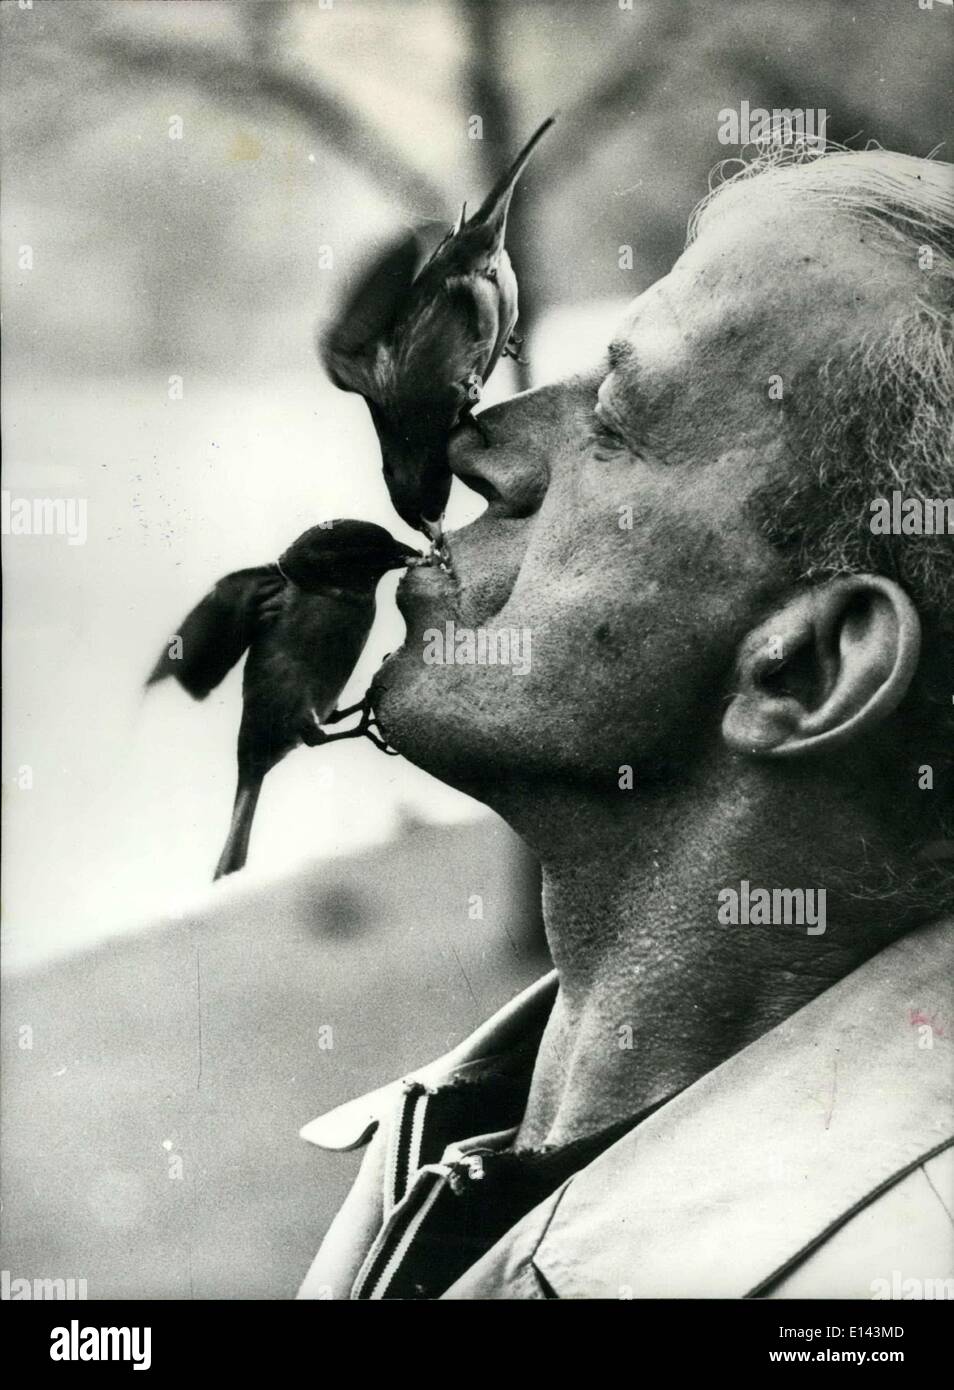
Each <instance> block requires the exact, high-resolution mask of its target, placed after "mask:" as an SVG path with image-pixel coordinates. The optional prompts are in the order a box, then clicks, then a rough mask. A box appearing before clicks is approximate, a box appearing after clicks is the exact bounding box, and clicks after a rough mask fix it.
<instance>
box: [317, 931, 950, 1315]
mask: <svg viewBox="0 0 954 1390" xmlns="http://www.w3.org/2000/svg"><path fill="white" fill-rule="evenodd" d="M952 982H954V921H946V922H941V923H938V924H936V925H933V926H930V927H927V928H921V929H919V930H917V931H915V932H913V933H911V934H910V935H908V936H906V937H904V938H903V939H902V940H900V941H898V942H896V943H894V944H893V945H891V946H889V947H888V948H887V949H886V950H884V951H881V952H879V954H878V955H876V956H874V957H873V958H872V959H871V960H869V961H867V962H866V963H865V964H864V965H863V966H861V967H860V968H859V969H857V970H855V971H854V972H853V973H852V974H850V975H848V976H847V977H846V978H845V979H843V980H841V981H840V982H839V983H838V984H836V985H835V986H834V987H833V988H831V989H828V990H826V991H825V992H824V993H823V994H821V995H819V996H818V997H817V998H816V999H814V1000H812V1001H811V1003H809V1004H807V1005H806V1006H805V1007H804V1008H802V1009H800V1010H798V1012H797V1013H795V1014H793V1015H792V1016H791V1017H790V1018H788V1019H786V1020H785V1022H784V1023H782V1024H780V1025H779V1026H778V1027H777V1028H773V1029H772V1030H771V1031H770V1032H768V1033H766V1034H764V1035H763V1036H762V1037H760V1038H758V1039H757V1040H756V1041H755V1042H754V1043H752V1044H750V1046H748V1047H746V1048H744V1049H743V1050H742V1051H741V1052H738V1053H736V1054H735V1055H734V1056H732V1057H730V1058H729V1059H728V1060H727V1061H725V1062H723V1063H722V1064H721V1066H718V1067H716V1068H715V1070H713V1071H711V1072H709V1073H708V1074H707V1075H705V1076H703V1077H701V1078H700V1079H699V1080H698V1081H697V1082H695V1083H694V1084H693V1085H692V1086H689V1087H688V1088H687V1089H686V1090H684V1091H683V1092H681V1093H680V1094H679V1095H677V1096H676V1097H675V1098H674V1099H673V1100H671V1101H670V1102H668V1103H667V1104H666V1105H664V1106H662V1107H661V1108H660V1109H659V1110H657V1111H655V1112H654V1113H653V1114H652V1115H650V1117H649V1118H648V1119H646V1120H644V1121H643V1122H642V1123H641V1124H639V1125H638V1127H637V1128H635V1129H634V1130H632V1131H631V1132H630V1133H628V1134H626V1135H624V1137H623V1138H622V1139H619V1140H618V1141H616V1142H615V1143H614V1144H613V1145H612V1146H611V1147H610V1148H608V1149H606V1150H605V1151H604V1152H603V1153H602V1154H600V1155H599V1157H597V1158H596V1159H595V1160H594V1161H592V1162H591V1163H590V1164H589V1165H588V1166H586V1167H584V1168H583V1169H582V1170H581V1171H579V1172H578V1173H577V1174H576V1175H575V1176H573V1177H572V1178H570V1179H569V1180H568V1181H567V1182H565V1183H564V1184H563V1185H562V1186H561V1187H560V1188H558V1189H557V1191H556V1192H554V1193H553V1194H552V1195H551V1196H550V1197H549V1198H548V1199H547V1200H546V1201H544V1202H542V1203H541V1204H540V1205H539V1206H538V1207H536V1208H534V1210H532V1211H531V1212H529V1213H528V1215H526V1216H525V1217H524V1218H523V1219H522V1220H521V1221H519V1222H518V1223H517V1224H516V1225H515V1226H514V1227H512V1228H511V1230H510V1231H509V1232H508V1233H507V1234H506V1235H505V1236H504V1237H503V1238H502V1239H501V1240H499V1241H498V1242H497V1244H496V1245H495V1246H494V1247H493V1249H491V1250H490V1251H488V1252H487V1254H485V1255H484V1256H483V1257H482V1258H481V1259H479V1260H478V1261H477V1262H476V1263H475V1264H474V1265H472V1266H471V1267H470V1269H469V1270H467V1272H466V1273H465V1274H464V1275H463V1276H462V1277H460V1278H459V1279H457V1281H456V1282H455V1283H454V1284H453V1285H452V1286H451V1287H450V1288H449V1289H448V1290H447V1292H446V1293H445V1294H444V1295H443V1297H444V1298H454V1299H457V1298H460V1299H466V1298H552V1297H557V1298H656V1297H675V1298H698V1297H745V1296H765V1297H770V1298H790V1297H794V1298H804V1297H810V1298H864V1299H871V1298H892V1297H894V1298H918V1297H927V1298H934V1297H941V1298H944V1297H946V1298H954V1147H952V1146H954V998H952ZM556 991H557V981H556V976H555V974H551V975H548V976H546V977H544V978H543V979H542V980H539V981H538V982H537V983H536V984H535V985H532V986H531V987H530V989H528V990H526V991H524V992H523V993H522V994H520V995H518V996H517V998H516V999H514V1000H513V1001H511V1003H510V1004H508V1005H507V1006H506V1007H505V1008H503V1009H502V1010H500V1012H499V1013H497V1014H495V1015H494V1016H493V1017H492V1018H491V1019H490V1020H488V1022H486V1023H485V1024H483V1025H482V1026H481V1027H480V1028H479V1029H478V1030H477V1031H476V1032H475V1033H473V1034H472V1035H471V1036H470V1037H469V1038H467V1039H466V1040H465V1041H464V1042H463V1043H461V1044H460V1046H459V1047H457V1048H455V1049H454V1050H453V1051H452V1052H450V1053H448V1054H447V1055H446V1056H445V1057H442V1058H440V1059H439V1060H438V1061H436V1062H432V1063H430V1065H428V1066H425V1067H422V1068H421V1069H420V1070H418V1071H415V1072H413V1073H411V1076H410V1078H400V1079H399V1080H397V1081H395V1082H393V1083H391V1084H390V1085H388V1086H384V1087H382V1088H381V1089H379V1090H377V1091H373V1092H371V1093H370V1094H369V1095H366V1096H362V1097H360V1098H359V1099H357V1100H354V1101H350V1102H348V1103H347V1104H345V1105H342V1106H339V1107H337V1108H336V1109H335V1110H332V1111H330V1112H329V1113H328V1114H327V1115H324V1116H321V1117H320V1118H319V1119H317V1120H313V1121H312V1122H311V1123H310V1124H308V1125H306V1126H305V1127H304V1129H303V1130H302V1137H303V1138H305V1139H307V1140H309V1141H310V1142H311V1143H314V1144H317V1145H318V1146H320V1147H321V1148H324V1149H334V1150H350V1149H354V1148H357V1147H359V1146H361V1145H364V1144H368V1152H367V1154H366V1156H365V1159H364V1161H363V1163H362V1166H361V1170H360V1172H359V1174H358V1177H357V1179H356V1180H355V1183H354V1186H353V1188H352V1190H351V1192H350V1193H349V1195H348V1197H347V1199H346V1200H345V1202H344V1204H343V1206H342V1208H341V1210H340V1212H339V1213H338V1215H337V1216H336V1218H335V1220H334V1221H333V1223H332V1225H331V1227H330V1228H329V1230H328V1233H327V1235H326V1237H325V1239H324V1242H323V1243H322V1246H321V1248H320V1250H319V1252H318V1254H317V1256H316V1257H315V1260H314V1262H313V1264H312V1267H311V1269H310V1270H309V1272H308V1275H307V1276H306V1279H305V1281H304V1283H303V1285H302V1288H301V1291H300V1293H299V1297H301V1298H348V1297H349V1296H350V1293H351V1288H352V1285H353V1284H354V1281H355V1278H356V1276H357V1275H358V1272H359V1270H360V1269H361V1267H362V1265H363V1264H365V1261H366V1260H367V1258H368V1252H369V1250H370V1249H371V1246H372V1243H373V1242H374V1240H375V1237H376V1236H377V1235H378V1233H379V1231H380V1229H381V1226H382V1222H383V1220H384V1216H385V1211H386V1202H387V1198H386V1195H385V1191H386V1182H387V1171H386V1170H387V1154H388V1151H389V1138H390V1133H389V1131H390V1127H391V1126H392V1124H393V1122H394V1121H393V1117H394V1115H395V1113H396V1105H397V1103H398V1101H399V1098H400V1097H401V1096H402V1095H403V1094H405V1093H406V1088H407V1082H408V1081H409V1080H414V1081H418V1082H420V1083H422V1084H423V1085H425V1086H427V1087H431V1088H433V1087H438V1086H442V1085H444V1084H447V1083H450V1082H453V1081H454V1080H455V1078H458V1077H461V1076H465V1075H466V1074H467V1073H468V1071H469V1070H470V1069H472V1068H474V1067H480V1066H481V1065H482V1064H483V1062H484V1059H486V1058H488V1057H490V1056H495V1055H496V1056H499V1055H501V1054H503V1053H506V1052H507V1051H508V1050H511V1049H513V1048H515V1047H516V1046H518V1045H520V1044H521V1043H522V1044H524V1045H526V1043H527V1041H528V1039H531V1038H534V1037H537V1038H538V1037H539V1035H540V1032H541V1031H542V1028H543V1025H544V1023H545V1021H546V1017H547V1015H548V1013H549V1011H550V1008H551V1007H552V1003H553V1000H554V998H555V996H556ZM369 1141H370V1142H369Z"/></svg>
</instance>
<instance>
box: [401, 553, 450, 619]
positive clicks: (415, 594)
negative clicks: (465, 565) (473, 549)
mask: <svg viewBox="0 0 954 1390" xmlns="http://www.w3.org/2000/svg"><path fill="white" fill-rule="evenodd" d="M456 596H457V581H456V580H455V578H454V576H453V574H452V573H451V572H450V571H449V570H446V569H443V568H442V567H441V566H440V565H436V564H435V565H414V566H413V567H412V568H410V569H407V570H405V572H404V574H403V575H402V576H401V578H400V581H399V582H398V586H397V606H398V608H399V609H400V610H401V612H402V613H403V612H404V611H405V608H410V607H413V606H414V605H415V604H416V603H417V602H420V601H422V600H423V601H425V602H426V601H427V600H429V599H433V600H439V599H440V600H443V601H444V602H445V603H450V604H452V603H453V601H454V599H455V598H456Z"/></svg>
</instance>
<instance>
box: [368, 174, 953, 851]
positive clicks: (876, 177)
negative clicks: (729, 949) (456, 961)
mask: <svg viewBox="0 0 954 1390" xmlns="http://www.w3.org/2000/svg"><path fill="white" fill-rule="evenodd" d="M952 314H954V182H952V170H951V167H950V166H949V165H943V164H935V163H931V162H928V161H923V160H917V159H912V158H908V157H905V156H900V155H892V154H887V153H884V152H881V151H866V152H858V153H846V152H835V153H830V154H827V155H825V156H822V157H817V158H814V159H810V160H806V161H802V162H798V161H780V160H777V159H769V160H763V161H760V162H757V163H756V164H754V165H753V166H749V167H748V168H747V169H746V170H745V171H744V173H743V174H742V175H741V176H739V177H737V178H733V179H731V180H730V181H729V182H728V183H726V184H724V185H722V186H721V187H720V189H719V190H718V191H717V193H716V194H715V195H712V196H710V198H708V199H707V200H706V201H705V203H704V204H703V205H702V207H701V208H700V210H699V211H698V212H697V214H696V215H695V216H694V218H693V223H692V229H691V235H690V240H689V244H688V245H687V248H686V250H685V251H684V253H683V254H682V256H681V257H680V258H679V260H678V261H677V262H676V264H675V265H674V267H673V269H672V270H671V271H670V273H669V274H668V275H666V276H665V277H664V278H663V279H662V280H660V281H658V282H657V283H656V284H654V285H653V286H651V287H650V288H649V289H648V290H646V292H645V293H644V294H642V295H641V296H640V297H639V298H638V299H637V300H636V301H635V302H634V304H633V305H632V307H631V309H630V311H629V313H628V314H627V316H626V318H625V321H624V322H623V324H622V325H620V326H619V327H618V328H617V330H616V332H615V335H614V336H613V339H612V342H611V343H610V345H609V349H608V354H607V358H606V360H605V362H604V363H603V364H602V365H601V367H600V368H599V369H598V370H597V371H595V372H590V373H587V374H585V375H582V376H579V377H577V378H574V379H572V380H568V381H565V382H562V383H559V384H557V385H553V386H548V387H545V388H542V389H539V390H536V391H531V392H528V393H526V394H524V395H522V396H518V397H516V398H514V399H513V400H511V401H508V402H505V403H504V404H502V405H500V406H497V407H495V408H493V409H491V410H488V411H486V412H485V413H484V414H483V416H482V420H483V422H484V425H485V426H486V431H487V434H488V436H489V445H488V446H486V447H485V446H484V445H483V444H482V442H481V440H480V439H479V438H478V437H477V435H476V433H474V432H472V431H470V430H466V431H463V432H461V433H460V434H459V436H458V438H457V439H456V441H455V444H454V447H453V453H452V462H453V466H454V469H455V472H457V474H458V475H459V476H460V477H461V478H462V479H463V480H464V481H465V482H466V483H468V484H469V485H470V486H472V487H473V488H475V489H476V490H477V491H478V492H479V493H481V494H482V495H483V496H484V497H485V498H486V499H487V502H488V506H487V510H486V511H485V512H484V513H483V514H482V515H481V516H480V518H479V519H478V520H477V521H476V522H475V523H474V524H473V525H471V526H469V527H467V528H465V529H464V530H462V531H460V532H458V533H456V535H454V536H452V537H451V539H450V547H451V552H452V556H453V565H454V576H455V577H454V579H450V578H448V577H447V576H445V575H442V574H440V573H439V572H438V571H425V570H417V571H414V572H412V573H411V574H410V575H409V576H408V578H407V580H406V581H405V582H404V584H403V585H402V596H401V603H402V607H403V611H404V612H405V615H406V618H407V622H408V634H407V640H406V643H405V646H404V647H403V648H402V650H401V651H400V652H399V653H398V654H397V655H396V656H395V657H394V658H392V660H391V661H390V662H389V663H388V664H387V665H386V667H385V668H384V670H383V672H382V675H381V678H380V683H381V688H380V691H379V694H378V697H377V702H378V708H379V712H380V715H381V717H382V720H383V722H384V725H385V727H386V728H387V730H388V732H389V735H390V737H391V739H392V741H393V742H394V744H395V745H396V746H397V747H398V748H400V749H401V750H402V751H403V752H405V753H406V754H407V756H409V757H410V758H411V759H412V760H413V761H415V762H418V763H420V764H421V765H422V766H424V767H426V768H428V769H430V770H431V771H433V772H435V773H436V775H438V776H440V777H442V778H444V779H445V780H448V781H452V782H455V783H457V784H458V785H460V786H462V787H464V788H466V789H467V790H470V791H472V792H473V793H474V794H476V795H478V796H480V797H481V798H482V799H484V800H486V801H488V802H490V803H491V804H493V805H497V806H498V807H499V808H500V809H502V810H503V811H504V813H505V814H506V815H508V816H509V817H510V818H511V819H512V820H513V821H514V823H515V824H517V826H518V828H522V829H525V830H527V832H528V834H529V836H530V838H531V839H533V840H534V841H535V843H536V844H537V847H538V848H541V849H545V847H546V841H547V839H548V838H549V837H551V836H552V837H554V838H559V837H561V836H562V835H563V834H564V833H565V832H566V831H567V829H568V828H570V827H572V823H573V820H574V817H575V816H577V815H579V817H580V819H581V820H585V819H586V815H587V808H593V807H596V806H599V807H601V808H604V809H605V810H606V811H609V810H610V809H611V808H612V810H613V813H614V814H616V815H618V816H619V817H620V818H623V819H627V820H628V819H629V817H630V816H633V815H638V814H640V808H642V810H643V811H644V812H651V810H652V808H653V807H654V806H655V807H656V808H660V809H661V808H663V807H665V808H666V812H665V814H666V816H667V818H669V819H670V820H672V821H673V823H675V813H674V810H673V808H674V807H677V806H678V805H679V804H680V802H681V801H692V800H695V801H696V802H698V801H699V799H700V798H701V799H703V800H705V798H709V799H710V801H711V800H715V801H718V802H719V803H720V804H722V805H723V809H724V811H725V813H726V815H728V816H730V817H731V820H732V823H733V824H735V823H744V822H745V819H746V816H747V815H750V814H751V813H752V812H753V809H755V810H757V809H758V807H760V806H761V807H762V808H763V810H764V808H765V806H766V805H771V804H772V800H771V798H772V796H773V795H775V796H776V798H781V799H782V800H784V798H785V797H786V796H789V795H793V794H799V795H800V794H807V795H809V796H811V795H815V794H817V793H818V791H819V788H820V787H822V786H824V788H825V791H826V796H827V798H828V804H830V805H831V806H832V807H833V808H835V813H836V814H837V815H838V816H839V817H843V816H845V815H849V814H850V812H849V811H848V810H847V809H846V808H848V807H852V808H853V807H854V806H856V805H857V806H859V807H863V808H864V810H863V829H864V833H865V834H870V833H871V828H872V825H874V826H875V829H876V830H880V829H883V830H884V834H885V838H886V840H887V841H889V842H891V843H895V844H901V843H902V842H904V841H905V840H907V841H908V842H909V843H910V845H911V846H912V847H913V848H915V849H916V848H917V846H919V845H924V844H928V843H930V842H931V841H937V840H938V839H940V838H942V837H943V835H944V834H945V833H950V831H949V830H948V831H946V830H945V828H944V820H943V815H942V811H943V808H944V807H947V808H948V810H950V808H951V806H952V803H954V791H952V779H954V769H952V766H951V763H952V757H954V724H952V717H954V716H952V710H954V706H952V695H954V536H952V535H950V534H946V535H924V534H904V535H895V534H886V535H881V534H878V533H876V531H873V530H872V524H871V523H872V520H873V512H872V508H871V503H872V501H873V500H874V499H875V498H878V497H884V498H886V499H888V500H891V499H892V498H893V494H895V493H898V494H900V497H901V498H903V499H916V500H918V499H937V500H943V499H947V498H950V497H952V496H954V466H952V457H951V440H952V391H954V346H952ZM909 510H910V509H909ZM894 515H895V517H897V515H898V513H897V511H896V512H895V513H894ZM942 515H943V513H942ZM448 621H453V622H454V624H455V625H456V628H455V634H454V635H455V636H458V634H460V632H461V630H463V631H464V632H465V633H466V631H468V630H470V631H474V630H477V629H484V630H485V631H486V632H487V633H488V634H489V635H490V637H491V638H493V636H494V634H496V633H499V632H500V631H501V630H504V629H508V630H511V631H515V632H516V633H518V634H520V635H521V638H522V640H523V641H524V647H523V648H522V649H521V650H522V654H523V656H524V657H525V655H526V645H525V642H526V637H525V635H526V634H529V637H530V662H529V669H526V662H525V661H523V662H522V663H521V667H520V669H518V668H517V667H515V666H514V665H513V664H510V665H507V664H501V663H500V662H499V661H498V664H480V663H479V662H478V661H476V660H469V659H468V658H469V657H472V656H475V655H479V652H480V648H479V647H476V646H475V647H474V649H473V650H472V651H468V649H467V648H466V647H463V648H462V649H461V650H459V651H458V653H457V654H458V657H461V656H462V657H463V658H464V659H463V660H457V661H455V660H454V655H455V651H454V647H453V644H452V643H450V644H449V645H448V646H446V647H445V650H444V652H443V657H444V660H443V663H442V664H437V663H435V662H433V661H432V662H431V663H428V662H426V661H425V660H424V655H425V651H426V649H427V642H428V640H429V639H428V638H427V637H426V634H427V633H429V632H430V633H431V640H432V638H433V630H434V629H437V630H438V631H439V632H441V633H442V634H446V629H445V624H446V623H447V622H448ZM446 635H447V637H450V634H446ZM501 654H504V655H505V651H504V648H503V647H502V646H497V648H496V655H497V656H498V657H499V656H500V655H501ZM925 767H930V768H931V770H932V776H931V777H930V778H929V777H928V776H927V775H926V774H925V773H924V772H923V771H922V769H924V768H925ZM628 769H631V770H632V790H630V776H629V772H628ZM929 780H931V781H933V787H931V788H929V787H928V786H927V782H928V781H929ZM766 798H768V800H766Z"/></svg>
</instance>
